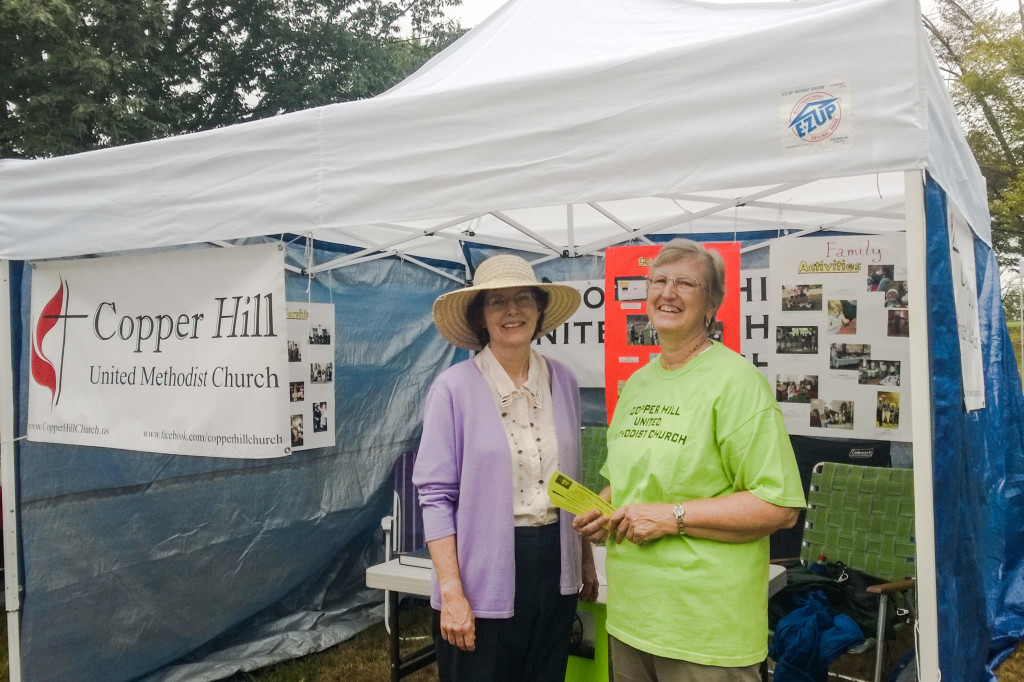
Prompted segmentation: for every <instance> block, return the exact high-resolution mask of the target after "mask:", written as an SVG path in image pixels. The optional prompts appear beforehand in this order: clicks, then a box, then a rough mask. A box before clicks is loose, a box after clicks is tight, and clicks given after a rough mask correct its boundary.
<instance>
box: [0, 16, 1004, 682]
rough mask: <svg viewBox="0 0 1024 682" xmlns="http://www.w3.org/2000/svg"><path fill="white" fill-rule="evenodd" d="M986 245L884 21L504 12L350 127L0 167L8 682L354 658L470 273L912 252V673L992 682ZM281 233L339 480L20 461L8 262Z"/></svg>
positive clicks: (953, 143) (961, 181)
mask: <svg viewBox="0 0 1024 682" xmlns="http://www.w3.org/2000/svg"><path fill="white" fill-rule="evenodd" d="M766 55H767V57H766ZM833 86H835V87H836V88H838V89H839V91H840V92H841V93H842V94H841V97H840V98H839V99H841V101H842V104H843V107H845V108H844V109H843V113H844V115H845V116H846V118H845V121H846V125H847V127H846V128H844V129H843V130H844V131H845V132H843V133H842V135H841V138H842V139H841V140H839V141H840V142H842V144H832V145H831V146H827V147H826V148H820V147H815V146H814V145H809V146H802V145H801V144H797V143H794V142H793V138H792V131H791V130H789V129H788V128H789V126H788V123H787V121H786V120H785V117H784V116H782V113H781V112H783V111H785V110H786V104H785V103H786V97H789V96H790V95H791V94H792V93H794V92H800V91H805V90H806V89H808V88H810V89H813V88H815V87H829V88H831V87H833ZM851 124H852V127H851ZM835 141H836V140H833V142H835ZM926 174H927V177H928V180H927V182H926ZM946 207H951V208H954V209H956V210H957V211H958V212H959V213H960V214H962V215H963V216H964V217H965V219H966V221H967V223H968V224H969V225H970V226H971V228H972V229H973V231H974V235H975V237H974V244H975V255H976V258H977V282H976V283H977V287H978V309H979V312H980V316H981V341H982V348H981V351H982V353H983V359H984V367H985V370H986V375H985V391H986V407H985V408H984V409H981V410H977V411H974V412H967V411H965V409H964V407H963V401H962V387H961V384H960V381H961V380H960V373H959V370H960V367H959V363H960V358H959V354H958V352H957V342H956V339H957V335H956V327H955V319H954V315H952V314H951V311H952V305H951V304H950V301H951V300H952V296H951V292H952V290H953V282H954V279H953V276H952V271H951V265H950V254H949V247H948V244H947V242H946V241H945V240H946V239H947V236H946V219H947V216H946V213H945V208H946ZM988 221H989V219H988V213H987V208H986V199H985V190H984V182H983V180H982V178H981V175H980V173H979V171H978V168H977V165H976V163H975V162H974V160H973V158H972V157H971V155H970V151H969V149H968V147H967V145H966V143H965V142H964V140H963V138H962V136H961V134H960V132H959V127H958V125H957V122H956V117H955V112H954V111H953V109H952V106H951V104H950V102H949V98H948V95H947V94H946V93H945V90H944V88H943V85H942V82H941V79H940V77H939V75H938V71H937V69H936V67H935V64H934V60H933V58H932V56H931V54H930V50H929V48H928V45H927V41H926V39H925V37H924V35H923V32H922V30H921V26H920V21H919V8H918V7H917V5H916V3H911V2H906V0H808V1H806V2H798V3H793V2H785V3H766V4H744V3H736V4H722V5H718V4H714V5H713V4H704V3H701V2H697V1H691V0H606V1H605V2H602V3H599V4H595V3H593V2H589V0H513V1H512V2H509V3H508V4H507V5H506V6H505V7H504V8H502V9H501V10H500V11H499V12H497V13H496V14H495V15H494V16H492V18H491V19H489V20H488V21H487V22H485V23H484V24H482V25H481V26H479V27H478V28H476V29H474V30H473V31H471V32H470V33H469V34H468V35H466V36H465V37H464V38H463V39H461V40H460V41H458V42H457V43H456V44H455V45H453V46H452V47H451V48H449V49H448V50H446V51H445V52H444V53H442V54H441V55H439V56H438V57H437V58H436V59H434V60H432V61H431V62H430V63H428V64H427V65H426V66H425V67H424V68H423V69H421V70H420V71H419V72H417V73H416V74H414V75H413V76H412V77H411V78H410V79H408V80H407V81H406V82H404V83H403V84H401V85H399V86H398V87H397V88H395V89H394V90H392V91H391V92H389V93H386V94H385V95H382V96H380V97H377V98H374V99H371V100H365V101H361V102H352V103H347V104H342V105H335V106H329V107H323V108H319V109H313V110H309V111H303V112H297V113H294V114H289V115H286V116H280V117H276V118H273V119H267V120H263V121H257V122H253V123H248V124H243V125H239V126H232V127H229V128H224V129H221V130H214V131H209V132H206V133H199V134H195V135H186V136H181V137H178V138H171V139H166V140H159V141H154V142H149V143H144V144H139V145H131V146H126V147H120V148H112V149H105V150H100V151H96V152H90V153H86V154H79V155H75V156H69V157H63V158H56V159H47V160H40V161H26V162H12V161H2V162H0V268H2V273H0V274H2V285H3V288H4V293H3V295H2V296H0V305H2V306H3V307H4V309H3V310H0V314H3V313H7V314H6V315H3V316H4V318H5V319H11V321H12V324H11V329H10V334H9V335H7V334H5V335H2V336H3V338H0V357H3V358H4V360H3V363H2V364H0V392H2V395H3V396H5V397H4V399H3V400H0V456H2V460H0V471H2V474H3V485H4V491H3V492H4V500H5V503H6V504H5V506H4V513H5V523H4V551H5V565H6V575H7V585H6V592H5V596H6V600H7V608H8V625H9V634H10V642H11V655H12V658H11V676H12V679H14V680H17V679H22V678H24V679H31V680H45V679H68V678H69V677H72V678H74V679H103V680H130V679H149V680H171V679H179V680H184V679H188V680H197V679H216V678H218V677H223V676H225V675H227V674H230V672H232V671H233V670H235V669H238V668H239V667H242V666H245V667H251V666H254V665H259V664H265V663H268V662H270V661H272V660H277V659H279V658H283V657H289V656H294V655H297V654H300V653H304V652H306V651H311V650H315V649H319V648H322V647H324V646H327V645H329V644H331V643H333V642H335V641H338V640H339V639H342V638H344V637H346V636H348V634H350V633H351V632H353V631H354V630H356V629H358V628H359V627H360V626H361V625H362V624H364V623H365V622H367V621H368V620H370V619H374V618H377V617H378V611H375V609H376V608H377V604H378V602H379V599H380V597H379V595H378V594H375V593H372V592H368V591H366V590H365V589H363V587H362V585H363V583H362V581H363V570H364V568H365V566H366V565H367V564H368V563H369V562H372V561H374V560H375V559H376V558H377V556H378V554H377V552H378V551H379V550H378V549H377V546H378V542H379V541H378V540H376V539H375V538H374V533H375V532H376V529H377V527H378V526H377V524H378V520H379V518H380V516H381V515H382V514H383V513H384V511H385V509H386V507H387V504H388V502H387V490H388V488H389V486H388V483H387V478H388V472H389V470H390V466H391V463H392V462H393V461H394V460H395V458H396V457H397V456H398V455H399V454H400V453H401V452H402V451H404V450H407V449H409V448H412V447H414V444H415V439H416V434H417V432H418V415H419V401H420V400H421V399H422V394H423V392H424V390H425V388H426V386H427V384H428V383H429V381H430V380H431V378H432V377H433V376H435V375H436V373H437V372H438V371H440V370H441V369H442V368H443V367H444V366H446V365H447V364H448V363H449V362H450V361H451V360H452V358H453V356H454V353H453V349H451V348H450V347H448V346H446V345H445V344H444V343H443V342H442V341H441V339H440V338H439V337H438V336H437V334H436V332H434V330H433V329H432V327H431V323H430V319H429V312H428V311H429V308H430V302H431V301H432V300H433V299H434V298H435V297H436V295H437V294H438V293H440V292H441V291H444V290H448V289H451V288H453V287H456V286H458V285H459V284H461V283H462V282H463V281H465V279H467V278H470V277H471V276H472V271H473V267H474V266H475V264H476V263H477V262H479V258H480V257H481V256H482V255H483V254H484V253H485V252H487V251H488V250H493V249H513V250H516V251H519V252H521V253H524V254H527V255H528V256H529V257H530V258H531V260H532V261H533V262H535V263H536V267H537V270H538V272H539V273H540V274H541V275H546V276H549V277H551V278H552V279H566V278H571V279H585V278H594V277H598V276H600V273H601V254H602V250H603V249H604V248H605V247H607V246H611V245H614V244H620V243H634V242H643V241H644V240H655V241H656V240H659V239H663V238H664V237H665V236H666V235H670V234H675V233H683V234H693V235H700V236H705V237H707V238H708V239H712V238H716V239H731V238H736V239H740V240H743V239H744V234H746V233H748V232H749V231H754V232H756V233H760V232H763V231H766V230H768V231H774V232H775V233H776V234H777V235H787V238H796V239H800V238H813V236H812V235H814V234H820V233H824V232H828V231H844V232H854V233H873V232H877V231H883V232H886V231H887V232H893V231H897V232H904V233H905V234H906V238H907V246H908V248H907V252H908V257H909V259H910V260H909V263H908V281H909V291H910V296H911V305H912V307H913V308H915V309H916V310H928V315H927V316H924V315H918V316H916V317H913V316H912V318H911V325H912V326H911V338H912V343H914V344H917V347H916V348H915V355H914V357H915V359H917V360H918V362H917V363H916V364H915V365H914V367H915V369H914V371H913V372H912V379H911V385H910V389H909V390H911V391H912V392H913V394H914V396H915V398H914V401H913V402H914V410H915V413H914V415H913V423H914V426H913V440H914V443H913V464H914V471H915V482H916V485H915V495H916V497H917V499H916V502H917V505H916V508H917V516H918V518H917V542H918V585H919V598H920V607H921V609H920V610H921V620H920V627H921V631H920V636H919V655H920V665H919V668H918V670H919V674H920V677H921V679H926V680H937V679H939V676H940V673H941V675H942V677H943V678H944V679H957V680H973V679H991V677H992V676H991V667H992V666H993V665H995V664H996V663H997V662H998V661H999V660H1001V659H1002V658H1003V657H1005V656H1006V655H1007V654H1008V653H1009V651H1010V650H1011V648H1012V647H1013V645H1014V644H1015V643H1016V642H1017V641H1019V640H1020V638H1021V636H1022V634H1024V605H1022V592H1024V589H1022V584H1021V582H1022V579H1024V578H1022V576H1024V568H1022V566H1021V553H1022V551H1024V538H1022V533H1024V531H1022V529H1024V495H1021V486H1022V482H1024V477H1022V475H1021V473H1022V472H1021V466H1022V465H1021V462H1022V459H1024V449H1022V444H1021V424H1020V421H1021V415H1022V406H1021V386H1020V381H1019V378H1018V377H1017V375H1016V372H1015V370H1014V365H1013V357H1012V352H1011V349H1010V348H1009V344H1008V343H1007V335H1006V329H1005V324H1004V322H1003V317H1002V312H1001V306H1000V302H999V278H998V271H997V267H996V264H995V258H994V255H993V253H992V250H991V247H990V242H991V238H990V233H989V223H988ZM282 233H285V234H286V235H288V236H286V237H284V241H286V242H291V241H292V238H293V237H292V236H291V235H297V236H298V237H297V241H295V242H294V243H290V244H289V246H288V265H287V267H288V269H289V273H290V274H289V275H288V283H287V286H288V293H289V297H290V298H291V297H294V298H296V299H298V300H313V301H317V302H333V303H334V304H335V306H336V316H337V320H336V321H337V329H338V334H339V335H340V337H341V338H340V341H342V342H341V343H339V344H338V345H337V357H336V366H337V371H336V377H337V382H336V384H335V391H336V394H335V398H336V401H337V404H338V405H339V406H340V409H339V413H338V416H337V419H336V423H335V428H336V432H337V436H338V438H337V442H338V446H337V447H336V448H332V449H330V450H324V451H311V452H305V453H299V454H296V455H293V456H289V457H286V458H283V459H280V460H274V461H259V462H256V461H246V460H222V459H210V458H191V457H175V456H169V455H152V454H145V453H134V452H126V451H114V450H109V451H104V450H96V449H89V448H72V447H57V446H53V445H42V444H37V443H33V442H30V441H27V440H25V439H23V438H22V437H23V436H24V433H25V431H24V425H25V398H24V395H25V391H26V374H25V369H24V368H25V361H24V356H25V344H26V338H27V336H26V319H27V318H26V315H27V312H26V311H25V307H26V306H27V303H26V301H27V300H28V299H27V293H28V292H29V291H30V289H31V286H32V268H31V262H32V261H35V260H40V259H51V258H64V257H76V256H86V255H104V254H117V253H124V252H138V251H140V250H145V249H159V248H185V247H190V248H203V247H205V248H210V247H211V245H212V246H215V247H218V248H219V247H230V246H232V245H237V244H241V243H245V242H246V241H247V240H254V239H255V240H262V239H275V240H276V239H280V236H279V235H280V234H282ZM267 235H271V236H269V237H268V236H267ZM800 235H806V236H803V237H801V236H800ZM307 244H308V245H309V247H310V248H309V249H308V250H307V249H305V247H306V246H307ZM199 245H204V246H199ZM309 275H312V276H313V278H312V280H310V279H309V278H308V276H309ZM307 287H308V293H307ZM8 305H10V306H11V307H12V310H11V311H7V310H6V308H7V306H8ZM926 358H927V371H921V368H923V367H925V364H926V363H925V359H926ZM8 396H9V398H8ZM68 671H73V673H69V672H68Z"/></svg>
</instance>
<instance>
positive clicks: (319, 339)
mask: <svg viewBox="0 0 1024 682" xmlns="http://www.w3.org/2000/svg"><path fill="white" fill-rule="evenodd" d="M330 343H331V332H330V330H329V329H327V327H326V326H324V325H321V324H314V325H313V326H311V327H310V328H309V345H311V346H328V345H330Z"/></svg>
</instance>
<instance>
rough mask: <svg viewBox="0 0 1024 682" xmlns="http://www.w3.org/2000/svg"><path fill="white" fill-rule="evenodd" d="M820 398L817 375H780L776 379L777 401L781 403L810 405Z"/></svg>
mask: <svg viewBox="0 0 1024 682" xmlns="http://www.w3.org/2000/svg"><path fill="white" fill-rule="evenodd" d="M817 397H818V377H817V376H815V375H789V374H779V375H778V376H776V377H775V399H776V400H777V401H778V402H780V403H809V402H811V401H812V400H815V399H816V398H817Z"/></svg>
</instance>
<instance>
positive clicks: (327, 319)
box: [288, 304, 334, 451]
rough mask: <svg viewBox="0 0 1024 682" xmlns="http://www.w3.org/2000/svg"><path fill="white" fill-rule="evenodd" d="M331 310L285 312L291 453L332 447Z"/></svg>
mask: <svg viewBox="0 0 1024 682" xmlns="http://www.w3.org/2000/svg"><path fill="white" fill-rule="evenodd" d="M296 305H301V304H296ZM333 311H334V306H333V305H330V304H306V305H302V310H298V311H292V310H291V309H289V316H288V363H289V364H288V367H289V382H288V400H289V405H290V406H291V410H290V415H291V416H290V419H289V421H290V430H289V432H290V434H291V448H292V450H293V451H294V450H302V449H308V448H314V447H326V446H329V445H333V444H334V430H333V424H332V422H333V418H332V416H333V413H334V410H333V407H332V406H333V405H334V361H333V358H334V340H333V336H334V335H333V333H332V330H333V326H334V325H333V319H334V314H333Z"/></svg>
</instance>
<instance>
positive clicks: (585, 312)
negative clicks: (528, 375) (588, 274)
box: [535, 279, 604, 388]
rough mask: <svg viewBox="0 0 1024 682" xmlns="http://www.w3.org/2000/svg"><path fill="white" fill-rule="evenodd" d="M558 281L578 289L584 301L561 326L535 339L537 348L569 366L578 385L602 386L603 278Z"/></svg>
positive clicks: (543, 353)
mask: <svg viewBox="0 0 1024 682" xmlns="http://www.w3.org/2000/svg"><path fill="white" fill-rule="evenodd" d="M561 284H568V285H569V286H571V287H573V288H575V289H576V290H577V291H579V292H580V296H582V297H583V301H582V302H581V303H580V307H579V308H577V309H576V312H575V313H573V315H572V317H570V318H569V319H568V320H566V321H565V322H564V323H563V324H562V326H561V327H559V328H557V329H555V330H553V331H552V332H551V333H550V334H546V335H545V336H542V337H540V338H539V339H537V341H536V342H535V343H536V344H537V350H538V351H539V352H540V353H541V354H542V355H544V356H546V357H549V358H552V359H553V360H558V361H559V362H562V363H564V364H566V365H568V366H569V367H570V368H572V371H573V373H575V374H576V381H578V382H579V385H580V388H604V280H597V279H593V280H576V281H573V282H561Z"/></svg>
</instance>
